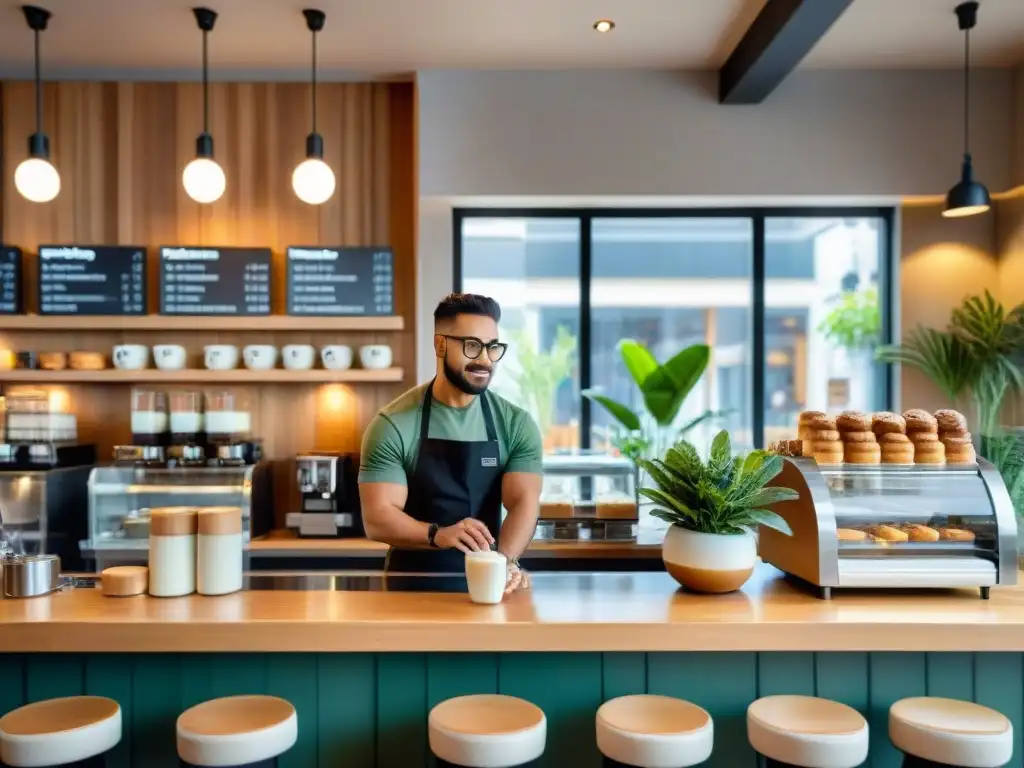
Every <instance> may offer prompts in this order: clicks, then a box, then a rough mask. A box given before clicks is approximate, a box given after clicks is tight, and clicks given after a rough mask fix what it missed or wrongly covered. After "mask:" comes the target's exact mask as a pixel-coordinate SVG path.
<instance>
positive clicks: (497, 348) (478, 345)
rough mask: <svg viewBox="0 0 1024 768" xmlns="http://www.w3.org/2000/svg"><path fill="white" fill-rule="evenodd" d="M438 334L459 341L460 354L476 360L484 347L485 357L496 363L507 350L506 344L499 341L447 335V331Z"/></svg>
mask: <svg viewBox="0 0 1024 768" xmlns="http://www.w3.org/2000/svg"><path fill="white" fill-rule="evenodd" d="M438 336H441V337H443V338H445V339H451V340H452V341H461V342H462V354H464V355H465V356H466V357H467V358H469V359H470V360H476V359H477V358H478V357H480V355H481V354H483V351H484V350H485V349H486V350H487V359H488V360H490V361H491V362H492V363H496V362H498V361H499V360H501V358H503V357H504V356H505V352H506V351H507V350H508V344H505V343H503V342H500V341H484V340H483V339H478V338H477V337H476V336H449V335H448V334H447V333H439V334H438Z"/></svg>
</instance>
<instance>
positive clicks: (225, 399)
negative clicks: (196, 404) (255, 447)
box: [205, 392, 252, 443]
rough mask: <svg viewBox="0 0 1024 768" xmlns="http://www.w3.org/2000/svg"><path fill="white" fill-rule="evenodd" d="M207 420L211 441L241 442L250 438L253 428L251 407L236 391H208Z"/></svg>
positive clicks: (207, 431) (207, 432)
mask: <svg viewBox="0 0 1024 768" xmlns="http://www.w3.org/2000/svg"><path fill="white" fill-rule="evenodd" d="M205 421H206V434H207V437H209V439H210V441H211V442H218V443H239V442H242V441H244V440H247V439H248V437H249V432H250V431H251V429H252V419H251V416H250V414H249V409H248V408H247V407H246V405H245V402H244V399H243V398H242V397H241V396H239V395H236V394H235V393H234V392H208V393H207V395H206V417H205Z"/></svg>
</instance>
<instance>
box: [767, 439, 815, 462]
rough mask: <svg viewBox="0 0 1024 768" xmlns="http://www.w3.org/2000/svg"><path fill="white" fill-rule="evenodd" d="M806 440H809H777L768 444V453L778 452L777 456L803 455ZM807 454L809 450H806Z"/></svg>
mask: <svg viewBox="0 0 1024 768" xmlns="http://www.w3.org/2000/svg"><path fill="white" fill-rule="evenodd" d="M807 442H810V441H807V440H779V441H778V442H775V443H772V444H771V445H770V446H768V451H769V452H770V453H777V454H779V456H790V457H794V458H796V457H800V456H803V455H805V453H804V445H805V443H807ZM807 454H808V455H809V454H810V451H808V452H807Z"/></svg>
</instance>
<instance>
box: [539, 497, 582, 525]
mask: <svg viewBox="0 0 1024 768" xmlns="http://www.w3.org/2000/svg"><path fill="white" fill-rule="evenodd" d="M573 512H574V508H573V503H572V502H571V501H542V502H541V504H540V518H541V519H542V520H564V519H565V518H567V517H572V516H573Z"/></svg>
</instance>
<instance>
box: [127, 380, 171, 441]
mask: <svg viewBox="0 0 1024 768" xmlns="http://www.w3.org/2000/svg"><path fill="white" fill-rule="evenodd" d="M166 435H167V395H166V394H164V393H163V392H157V391H154V390H148V389H136V390H132V441H133V442H134V444H135V445H160V444H162V443H163V441H164V438H165V437H166Z"/></svg>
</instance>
